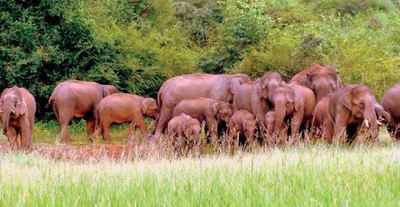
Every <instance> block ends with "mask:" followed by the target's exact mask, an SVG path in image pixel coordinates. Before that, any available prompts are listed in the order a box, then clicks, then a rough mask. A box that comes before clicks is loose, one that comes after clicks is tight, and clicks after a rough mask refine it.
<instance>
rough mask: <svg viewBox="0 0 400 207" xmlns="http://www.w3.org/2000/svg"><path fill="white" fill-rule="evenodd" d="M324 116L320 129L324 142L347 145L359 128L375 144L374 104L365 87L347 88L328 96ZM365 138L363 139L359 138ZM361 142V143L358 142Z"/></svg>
mask: <svg viewBox="0 0 400 207" xmlns="http://www.w3.org/2000/svg"><path fill="white" fill-rule="evenodd" d="M328 99H329V101H328V102H329V103H328V114H327V116H326V117H327V118H326V120H331V121H325V123H324V127H323V136H324V138H325V139H327V141H328V142H334V143H345V142H351V141H352V140H354V139H355V138H357V135H359V133H358V132H359V131H360V129H361V128H365V129H366V130H367V132H368V134H367V136H369V137H371V138H372V140H374V141H376V139H377V137H378V133H379V132H378V121H377V116H376V111H375V110H376V100H375V97H374V95H373V94H372V92H371V90H370V89H369V88H368V87H367V86H365V85H358V84H355V85H347V86H345V87H343V88H341V89H339V90H337V91H336V92H334V93H332V94H331V95H329V96H328ZM359 137H365V136H359ZM361 142H362V141H361Z"/></svg>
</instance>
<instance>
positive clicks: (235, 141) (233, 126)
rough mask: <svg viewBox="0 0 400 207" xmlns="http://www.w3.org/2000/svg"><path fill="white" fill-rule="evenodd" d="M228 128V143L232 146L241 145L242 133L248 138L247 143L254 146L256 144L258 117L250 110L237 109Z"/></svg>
mask: <svg viewBox="0 0 400 207" xmlns="http://www.w3.org/2000/svg"><path fill="white" fill-rule="evenodd" d="M228 130H229V131H228V136H227V137H226V139H227V141H226V144H227V145H228V146H229V147H230V148H232V147H233V148H235V147H237V146H238V145H239V135H240V134H242V135H244V137H245V138H246V145H248V146H254V145H255V144H256V133H257V121H256V117H255V116H254V115H253V114H252V113H250V112H249V111H246V110H239V111H236V112H235V113H234V114H233V115H232V117H231V119H230V121H229V128H228Z"/></svg>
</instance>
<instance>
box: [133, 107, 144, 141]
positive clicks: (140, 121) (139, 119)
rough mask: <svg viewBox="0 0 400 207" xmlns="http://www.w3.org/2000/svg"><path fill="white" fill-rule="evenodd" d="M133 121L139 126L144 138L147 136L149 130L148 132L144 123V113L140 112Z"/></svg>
mask: <svg viewBox="0 0 400 207" xmlns="http://www.w3.org/2000/svg"><path fill="white" fill-rule="evenodd" d="M133 122H134V123H135V126H136V127H137V128H139V130H140V132H141V134H142V136H143V138H147V137H148V132H147V128H146V125H145V123H144V117H143V115H142V114H141V113H138V115H137V116H135V117H134V118H133Z"/></svg>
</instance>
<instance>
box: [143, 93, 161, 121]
mask: <svg viewBox="0 0 400 207" xmlns="http://www.w3.org/2000/svg"><path fill="white" fill-rule="evenodd" d="M142 113H143V114H145V115H146V116H149V117H152V118H157V116H158V105H157V102H156V100H155V99H154V98H144V99H143V100H142Z"/></svg>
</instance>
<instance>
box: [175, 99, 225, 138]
mask: <svg viewBox="0 0 400 207" xmlns="http://www.w3.org/2000/svg"><path fill="white" fill-rule="evenodd" d="M181 113H185V114H187V115H189V116H191V117H193V118H195V119H197V120H199V121H200V122H203V121H206V122H207V127H208V130H209V135H210V136H211V137H212V139H213V140H212V141H213V144H217V142H218V140H217V136H218V123H219V122H220V121H225V122H226V123H229V119H230V117H231V115H232V106H231V105H230V104H229V103H226V102H223V101H217V100H214V99H210V98H195V99H187V100H183V101H181V102H179V103H178V105H176V107H175V109H174V112H173V116H174V117H175V116H178V115H180V114H181Z"/></svg>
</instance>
